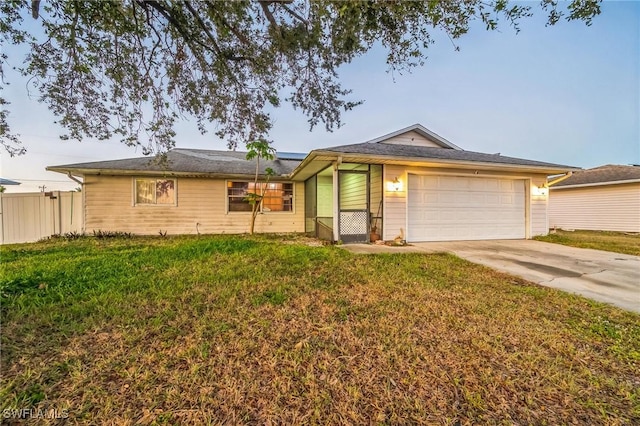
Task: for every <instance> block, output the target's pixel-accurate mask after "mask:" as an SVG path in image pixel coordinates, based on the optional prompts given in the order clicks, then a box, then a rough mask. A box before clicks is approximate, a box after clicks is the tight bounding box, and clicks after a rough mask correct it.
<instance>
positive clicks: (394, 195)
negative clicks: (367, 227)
mask: <svg viewBox="0 0 640 426" xmlns="http://www.w3.org/2000/svg"><path fill="white" fill-rule="evenodd" d="M409 173H415V174H424V173H434V174H438V173H442V174H455V175H460V176H465V175H475V173H474V171H473V170H464V169H447V168H427V167H406V166H395V165H385V167H384V173H383V175H384V182H383V183H384V231H383V238H384V239H385V240H391V239H393V238H395V237H396V236H398V235H399V234H400V229H402V230H403V232H404V235H405V237H406V230H407V183H408V180H407V178H408V174H409ZM477 176H497V177H504V178H513V179H525V181H526V182H531V186H533V185H537V186H542V185H543V184H544V183H545V182H546V176H545V175H537V174H533V175H529V174H518V173H508V172H487V174H483V173H482V172H480V174H478V175H477ZM396 177H398V178H399V179H400V181H401V182H402V189H401V190H400V191H397V192H396V191H390V190H389V188H387V182H391V181H393V179H394V178H396ZM525 197H526V200H525V202H526V205H525V214H526V228H527V229H526V235H527V238H530V237H532V236H535V235H546V234H547V232H548V222H547V196H545V195H541V196H533V195H532V191H531V188H529V189H528V191H526V193H525Z"/></svg>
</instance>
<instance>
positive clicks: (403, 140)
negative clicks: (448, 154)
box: [381, 130, 449, 149]
mask: <svg viewBox="0 0 640 426" xmlns="http://www.w3.org/2000/svg"><path fill="white" fill-rule="evenodd" d="M381 143H388V144H392V145H411V146H430V147H436V148H442V146H440V145H438V144H437V143H435V142H433V141H431V140H429V139H427V138H425V137H424V136H422V135H420V134H419V133H418V132H416V131H413V130H411V131H409V132H407V133H403V134H401V135H398V136H396V137H394V138H391V139H388V140H386V141H384V142H381ZM447 149H449V148H447Z"/></svg>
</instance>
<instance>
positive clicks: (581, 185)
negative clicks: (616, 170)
mask: <svg viewBox="0 0 640 426" xmlns="http://www.w3.org/2000/svg"><path fill="white" fill-rule="evenodd" d="M629 183H640V179H627V180H612V181H609V182H593V183H579V184H576V185H561V186H552V187H551V189H554V190H555V189H573V188H587V187H590V186H607V185H624V184H629Z"/></svg>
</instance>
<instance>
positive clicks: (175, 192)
mask: <svg viewBox="0 0 640 426" xmlns="http://www.w3.org/2000/svg"><path fill="white" fill-rule="evenodd" d="M139 180H152V181H154V189H155V188H156V187H157V184H158V181H159V180H171V181H173V203H161V204H158V203H157V202H156V200H155V197H156V191H155V190H154V192H153V197H154V202H153V203H138V185H137V181H139ZM131 183H132V186H133V191H132V193H133V199H132V200H131V204H132V205H133V206H134V207H142V206H144V207H176V206H177V205H178V179H177V178H164V177H145V176H138V177H134V178H133V179H132V182H131Z"/></svg>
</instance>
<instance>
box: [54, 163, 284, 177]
mask: <svg viewBox="0 0 640 426" xmlns="http://www.w3.org/2000/svg"><path fill="white" fill-rule="evenodd" d="M46 170H48V171H51V172H57V173H63V174H67V173H71V174H72V175H74V176H81V177H84V176H85V175H93V176H100V175H105V176H175V177H180V176H182V177H203V178H210V179H216V178H217V179H248V178H251V179H253V178H255V174H253V173H205V172H181V171H172V170H122V169H83V168H60V167H55V166H54V167H47V168H46ZM258 178H259V179H264V178H266V175H263V174H260V175H258ZM272 178H274V179H286V180H288V175H276V176H272Z"/></svg>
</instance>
